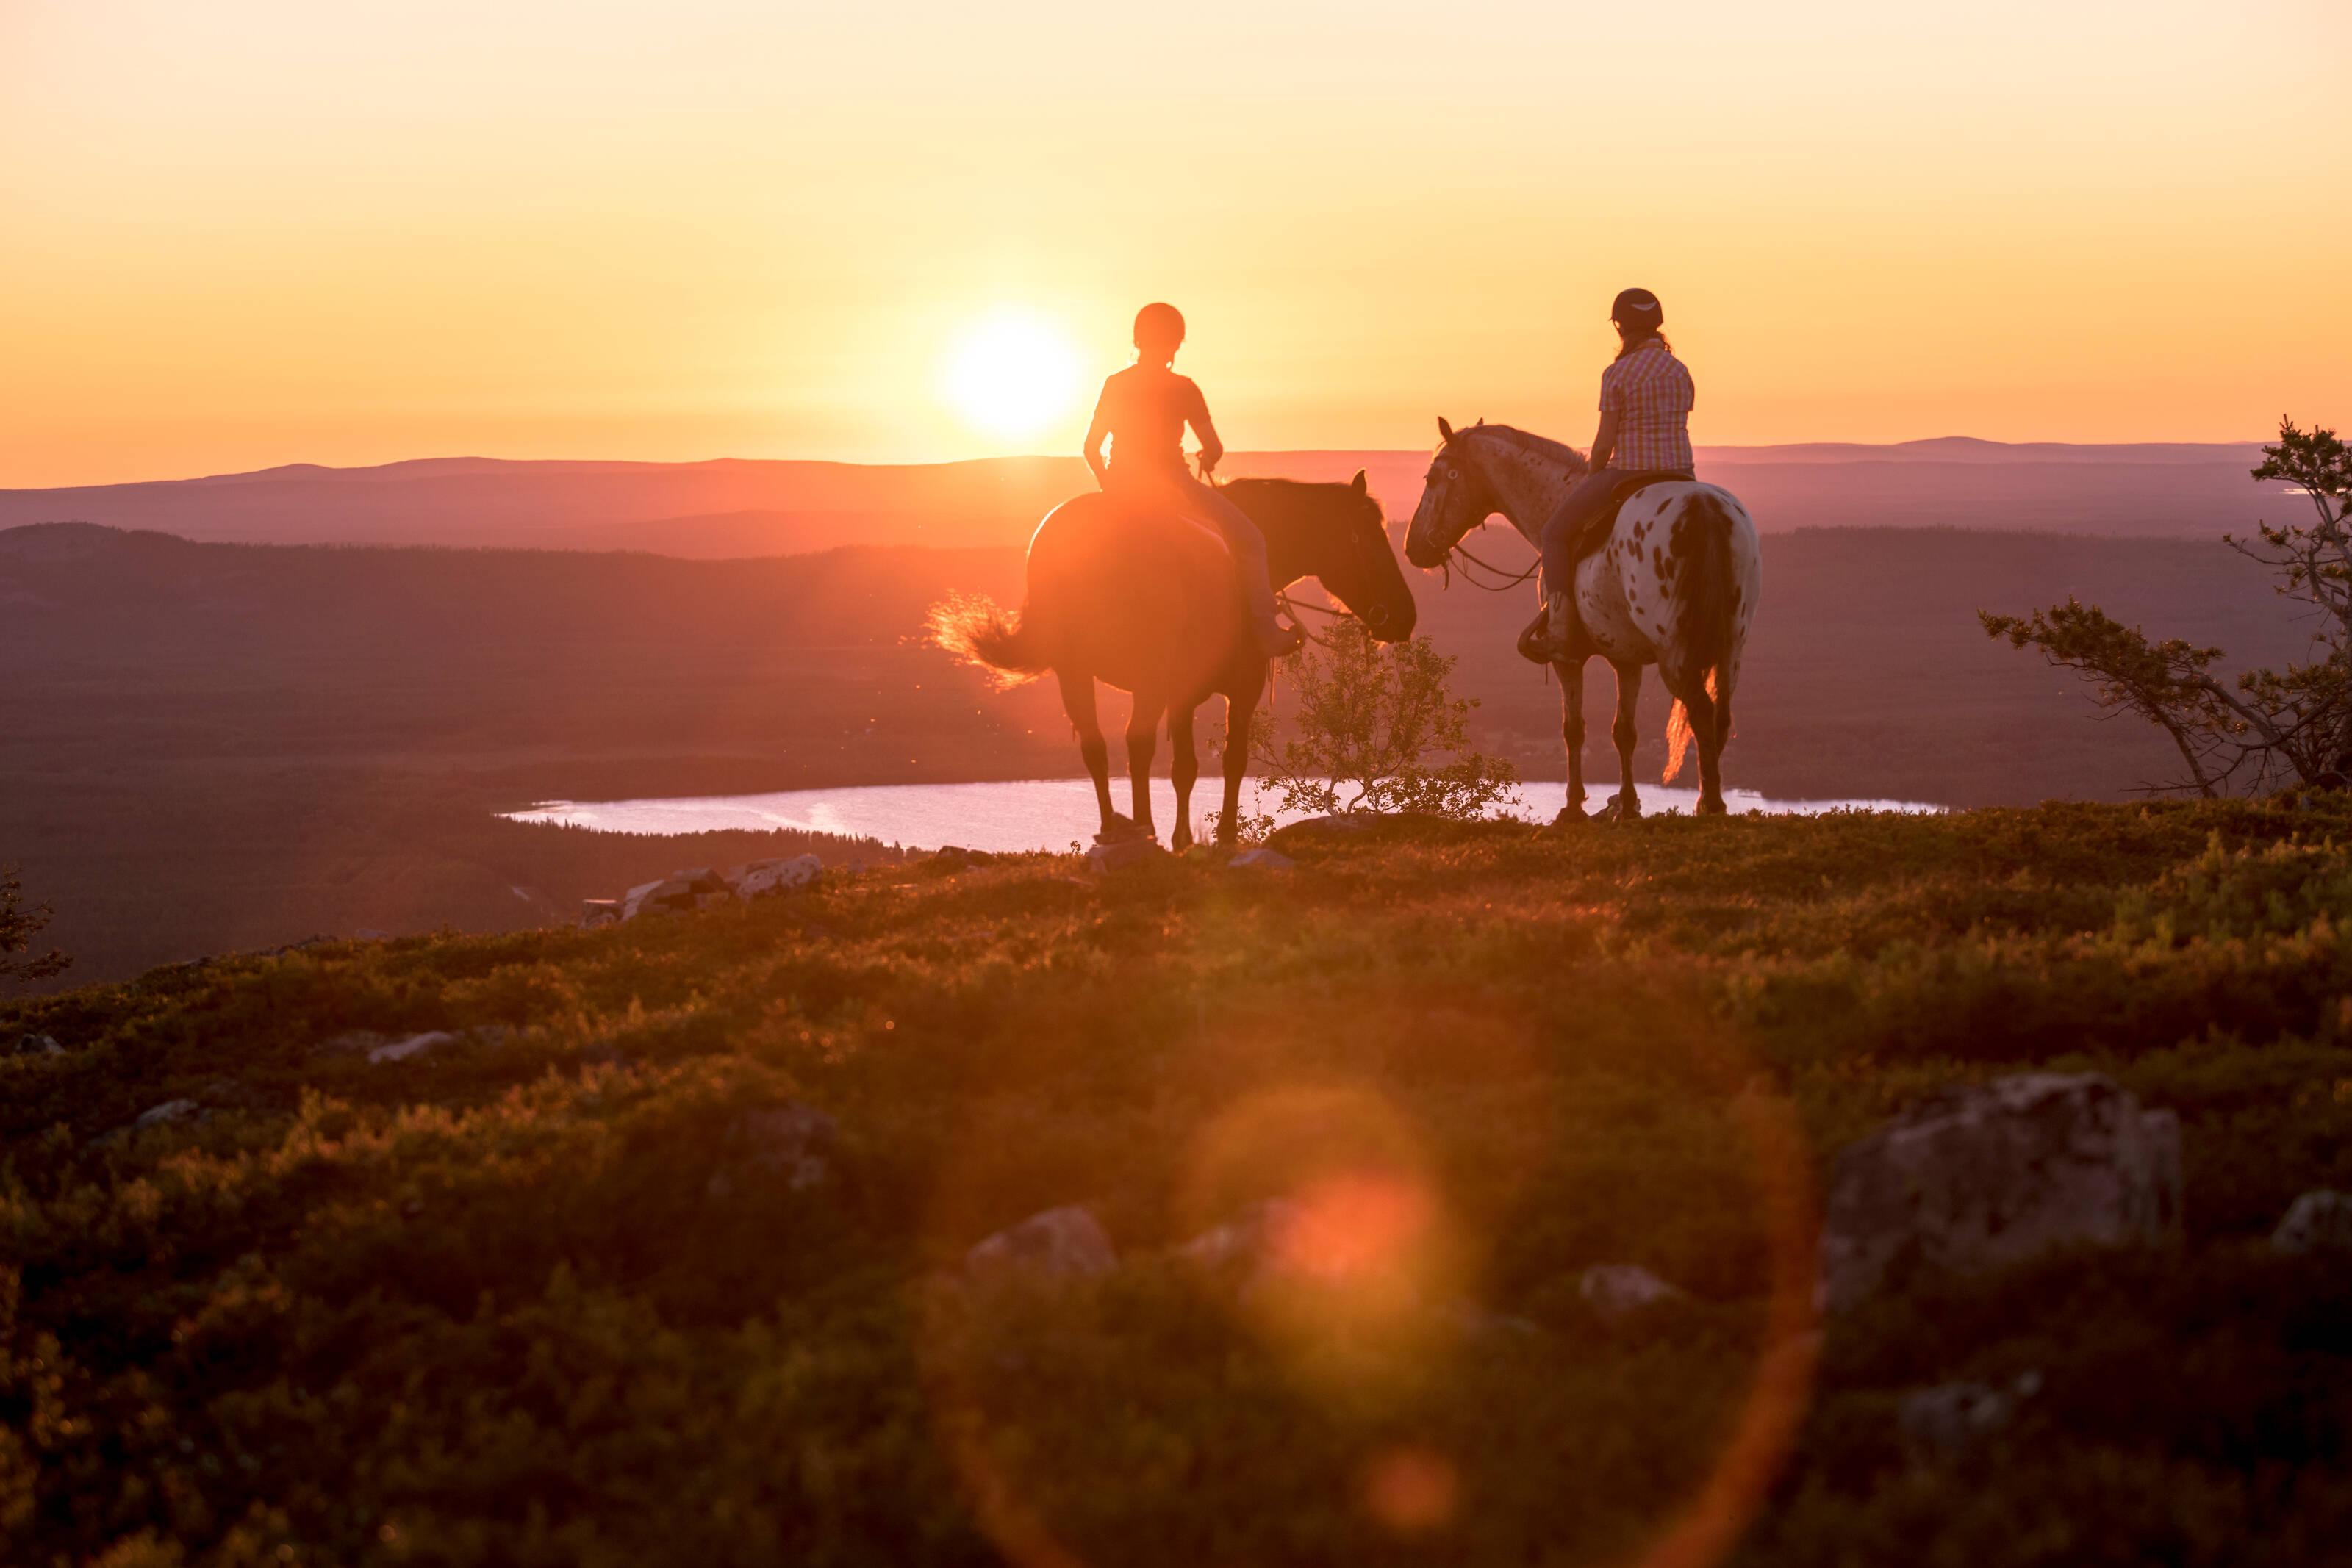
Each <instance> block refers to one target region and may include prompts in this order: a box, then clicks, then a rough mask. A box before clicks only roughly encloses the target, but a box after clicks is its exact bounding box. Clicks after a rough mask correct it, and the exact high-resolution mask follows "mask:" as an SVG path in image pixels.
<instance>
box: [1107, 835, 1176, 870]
mask: <svg viewBox="0 0 2352 1568" xmlns="http://www.w3.org/2000/svg"><path fill="white" fill-rule="evenodd" d="M1167 858H1168V852H1167V851H1166V850H1164V849H1162V848H1160V841H1159V840H1157V839H1144V838H1134V839H1114V840H1113V841H1110V842H1109V843H1107V844H1096V845H1094V846H1093V847H1091V848H1090V849H1088V850H1087V870H1088V871H1090V872H1092V873H1095V874H1096V875H1097V876H1108V875H1109V874H1111V873H1114V872H1122V871H1127V870H1129V869H1131V868H1133V867H1135V866H1139V865H1141V864H1143V863H1144V862H1146V861H1155V860H1165V859H1167Z"/></svg>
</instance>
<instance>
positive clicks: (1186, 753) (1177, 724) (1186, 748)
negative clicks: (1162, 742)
mask: <svg viewBox="0 0 2352 1568" xmlns="http://www.w3.org/2000/svg"><path fill="white" fill-rule="evenodd" d="M1194 711H1195V710H1194V709H1192V708H1189V707H1175V708H1170V709H1169V710H1168V776H1169V778H1170V779H1173V780H1174V781H1175V784H1176V827H1175V830H1174V831H1172V832H1171V833H1170V834H1169V836H1168V841H1169V843H1170V844H1171V846H1173V847H1174V848H1175V849H1177V850H1179V851H1182V850H1188V849H1191V848H1192V781H1193V780H1194V779H1198V778H1200V777H1201V755H1200V753H1199V752H1197V751H1195V750H1193V749H1192V715H1193V713H1194Z"/></svg>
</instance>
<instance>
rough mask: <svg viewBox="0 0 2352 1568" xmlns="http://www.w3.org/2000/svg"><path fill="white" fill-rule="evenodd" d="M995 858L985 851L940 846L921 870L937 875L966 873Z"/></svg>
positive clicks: (925, 861)
mask: <svg viewBox="0 0 2352 1568" xmlns="http://www.w3.org/2000/svg"><path fill="white" fill-rule="evenodd" d="M996 858H997V857H996V856H994V855H992V854H990V853H989V852H987V851H986V850H968V849H965V848H964V847H963V846H962V845H961V844H942V845H940V849H939V852H938V853H936V854H933V855H929V856H928V857H926V858H925V859H924V861H923V862H922V863H923V869H924V870H926V871H928V872H932V873H937V874H939V875H942V876H944V875H946V874H948V873H950V872H959V871H966V870H969V869H970V868H971V867H973V866H976V865H986V864H988V863H989V862H992V861H993V860H995V859H996Z"/></svg>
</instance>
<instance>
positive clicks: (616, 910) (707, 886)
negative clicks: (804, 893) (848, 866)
mask: <svg viewBox="0 0 2352 1568" xmlns="http://www.w3.org/2000/svg"><path fill="white" fill-rule="evenodd" d="M823 873H824V862H823V861H821V860H819V859H817V858H816V856H814V855H793V856H792V857H790V858H789V859H780V860H763V861H751V862H746V863H745V864H742V865H739V866H730V867H729V868H728V869H727V872H726V873H725V874H724V875H721V874H720V873H718V872H715V871H712V870H711V869H710V868H709V867H708V866H695V867H691V868H689V869H688V870H685V871H674V872H672V873H669V874H668V875H667V876H665V877H656V879H655V880H653V881H652V882H646V883H638V884H637V885H636V886H635V887H633V888H631V889H629V891H628V892H626V893H625V894H622V895H621V896H620V897H618V898H586V899H583V900H581V902H580V926H581V929H582V930H583V931H593V930H594V929H595V928H596V927H598V926H600V925H618V924H620V923H621V922H622V921H625V920H635V918H637V916H639V915H677V914H683V913H685V912H686V911H688V910H693V909H713V908H716V907H718V906H719V904H731V903H734V902H735V901H737V900H738V899H753V898H769V897H772V896H773V895H775V894H780V893H793V892H795V891H797V890H799V889H801V888H804V887H809V886H812V885H814V883H815V882H816V880H817V878H818V877H819V876H820V875H821V874H823Z"/></svg>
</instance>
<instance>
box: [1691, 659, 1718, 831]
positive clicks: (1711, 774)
mask: <svg viewBox="0 0 2352 1568" xmlns="http://www.w3.org/2000/svg"><path fill="white" fill-rule="evenodd" d="M1682 704H1683V717H1684V719H1685V722H1686V723H1688V724H1689V726H1690V728H1691V739H1693V740H1694V741H1696V742H1697V743H1698V808H1697V814H1698V815H1699V816H1702V817H1720V816H1722V815H1723V814H1724V813H1725V812H1726V811H1727V810H1729V808H1728V807H1727V806H1726V805H1724V803H1723V714H1724V707H1725V705H1724V704H1721V703H1718V702H1717V701H1716V700H1715V699H1714V698H1713V697H1711V696H1709V695H1706V674H1704V673H1702V674H1700V675H1699V677H1698V679H1696V680H1695V681H1693V682H1691V683H1690V686H1689V689H1688V690H1687V692H1686V693H1685V695H1684V696H1683V699H1682Z"/></svg>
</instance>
